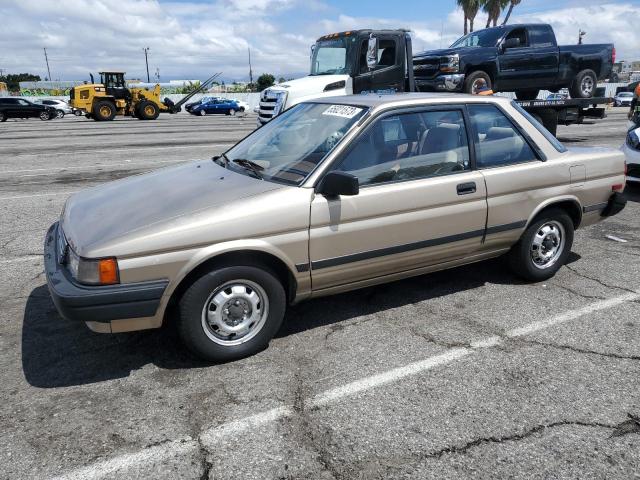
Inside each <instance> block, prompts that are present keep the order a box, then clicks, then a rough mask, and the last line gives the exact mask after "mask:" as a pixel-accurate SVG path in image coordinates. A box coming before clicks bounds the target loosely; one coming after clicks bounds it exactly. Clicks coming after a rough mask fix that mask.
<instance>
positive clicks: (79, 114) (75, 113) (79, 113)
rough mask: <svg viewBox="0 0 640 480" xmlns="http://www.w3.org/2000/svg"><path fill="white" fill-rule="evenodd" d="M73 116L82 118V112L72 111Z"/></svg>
mask: <svg viewBox="0 0 640 480" xmlns="http://www.w3.org/2000/svg"><path fill="white" fill-rule="evenodd" d="M73 114H74V115H75V116H76V117H81V116H82V110H74V111H73Z"/></svg>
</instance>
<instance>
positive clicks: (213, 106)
mask: <svg viewBox="0 0 640 480" xmlns="http://www.w3.org/2000/svg"><path fill="white" fill-rule="evenodd" d="M242 111H244V108H242V107H241V106H240V105H238V103H237V102H236V101H235V100H227V99H226V98H214V99H211V100H209V101H207V102H205V103H200V104H199V105H196V106H194V107H193V108H192V109H191V110H190V111H189V113H190V114H191V115H201V116H205V115H207V114H211V113H224V114H225V115H235V114H236V113H237V112H242Z"/></svg>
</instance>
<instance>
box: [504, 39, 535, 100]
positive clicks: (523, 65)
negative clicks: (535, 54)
mask: <svg viewBox="0 0 640 480" xmlns="http://www.w3.org/2000/svg"><path fill="white" fill-rule="evenodd" d="M511 39H518V40H519V42H520V44H519V45H518V46H517V47H511V48H506V47H505V46H504V45H505V42H506V41H507V40H511ZM498 52H499V55H498V68H499V70H500V81H499V87H500V90H511V89H516V88H521V87H523V86H525V87H526V86H527V83H526V80H527V79H528V77H529V75H530V73H531V72H530V70H531V69H532V66H531V63H530V62H531V60H532V56H531V48H530V47H529V40H528V36H527V29H526V28H524V27H519V28H514V29H513V30H511V32H509V33H508V34H507V35H506V36H505V38H504V40H503V41H502V42H501V44H500V46H499V47H498Z"/></svg>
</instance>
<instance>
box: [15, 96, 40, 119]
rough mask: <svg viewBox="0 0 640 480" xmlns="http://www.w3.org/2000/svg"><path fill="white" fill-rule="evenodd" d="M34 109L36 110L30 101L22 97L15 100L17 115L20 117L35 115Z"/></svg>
mask: <svg viewBox="0 0 640 480" xmlns="http://www.w3.org/2000/svg"><path fill="white" fill-rule="evenodd" d="M35 110H36V106H35V105H34V104H32V103H31V102H27V101H26V100H24V99H22V98H19V99H18V100H17V105H16V113H17V116H19V117H21V118H29V117H35V116H37V114H36V112H35Z"/></svg>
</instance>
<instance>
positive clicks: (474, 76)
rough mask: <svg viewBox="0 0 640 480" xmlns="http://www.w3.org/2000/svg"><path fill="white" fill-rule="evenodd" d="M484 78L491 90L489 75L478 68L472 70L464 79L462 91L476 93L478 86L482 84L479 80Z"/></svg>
mask: <svg viewBox="0 0 640 480" xmlns="http://www.w3.org/2000/svg"><path fill="white" fill-rule="evenodd" d="M481 79H484V82H485V83H486V84H487V87H488V88H489V89H490V90H491V89H492V84H491V77H490V76H489V75H488V74H487V73H486V72H483V71H482V70H478V71H476V72H472V73H470V74H469V75H467V77H466V78H465V80H464V93H478V88H479V87H480V85H481V84H482V82H481V81H480V80H481Z"/></svg>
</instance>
